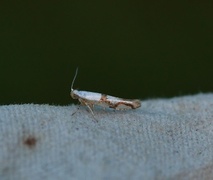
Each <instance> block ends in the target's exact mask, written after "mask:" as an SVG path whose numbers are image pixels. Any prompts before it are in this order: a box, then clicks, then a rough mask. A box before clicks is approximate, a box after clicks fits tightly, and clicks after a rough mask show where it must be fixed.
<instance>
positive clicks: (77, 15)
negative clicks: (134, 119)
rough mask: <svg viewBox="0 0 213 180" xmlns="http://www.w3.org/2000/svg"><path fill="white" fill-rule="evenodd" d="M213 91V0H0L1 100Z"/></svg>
mask: <svg viewBox="0 0 213 180" xmlns="http://www.w3.org/2000/svg"><path fill="white" fill-rule="evenodd" d="M76 67H79V73H78V76H77V79H76V82H75V84H74V88H77V89H79V90H88V91H94V92H102V93H105V94H109V95H113V96H118V97H123V98H140V99H149V98H165V97H166V98H169V97H174V96H181V95H188V94H196V93H200V92H213V82H212V77H213V71H212V68H213V2H212V1H178V2H173V1H165V0H163V1H156V2H154V1H135V0H132V1H125V0H123V1H116V0H113V1H111V0H107V1H106V0H103V1H82V0H78V1H74V0H69V1H64V0H61V1H55V0H53V1H41V0H37V1H5V2H4V1H1V2H0V82H1V85H0V89H1V91H0V104H1V105H3V104H14V103H39V104H41V103H42V104H43V103H45V104H46V103H48V104H53V105H67V104H70V103H73V102H76V101H74V100H72V99H71V97H70V94H69V93H70V85H71V82H72V79H73V76H74V73H75V70H76Z"/></svg>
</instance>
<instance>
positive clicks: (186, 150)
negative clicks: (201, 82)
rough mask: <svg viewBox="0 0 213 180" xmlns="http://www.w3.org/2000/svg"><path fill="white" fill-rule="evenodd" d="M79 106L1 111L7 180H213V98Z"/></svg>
mask: <svg viewBox="0 0 213 180" xmlns="http://www.w3.org/2000/svg"><path fill="white" fill-rule="evenodd" d="M77 108H78V106H76V105H69V106H50V105H37V104H22V105H5V106H0V179H1V180H10V179H19V180H28V179H30V180H41V179H45V180H47V179H51V180H56V179H63V180H68V179H69V180H70V179H78V180H81V179H82V180H83V179H88V180H90V179H91V180H96V179H98V180H99V179H105V180H108V179H122V180H125V179H140V180H141V179H173V180H174V179H213V94H197V95H193V96H183V97H176V98H171V99H152V100H145V101H142V106H141V107H140V108H139V109H135V110H128V111H114V110H111V109H106V110H103V109H101V108H97V107H95V108H94V114H95V117H96V119H98V122H95V121H94V118H93V116H92V114H91V113H90V112H88V110H87V109H86V107H83V106H81V107H80V109H79V110H78V111H77V112H76V113H75V114H74V115H72V113H73V112H75V111H76V110H77Z"/></svg>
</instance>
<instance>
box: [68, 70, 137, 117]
mask: <svg viewBox="0 0 213 180" xmlns="http://www.w3.org/2000/svg"><path fill="white" fill-rule="evenodd" d="M77 74H78V68H77V69H76V72H75V76H74V78H73V81H72V84H71V92H70V95H71V97H72V98H73V99H78V101H79V102H80V103H81V105H85V106H87V108H88V109H89V111H90V112H91V113H92V115H93V117H94V118H95V115H94V113H93V107H94V105H98V106H102V107H104V108H106V107H108V108H113V109H115V110H127V109H136V108H139V107H141V101H140V100H138V99H123V98H118V97H114V96H110V95H106V94H102V93H97V92H90V91H79V90H76V89H73V85H74V82H75V79H76V77H77ZM73 114H74V113H73ZM95 119H96V118H95Z"/></svg>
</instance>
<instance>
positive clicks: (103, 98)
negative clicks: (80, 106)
mask: <svg viewBox="0 0 213 180" xmlns="http://www.w3.org/2000/svg"><path fill="white" fill-rule="evenodd" d="M100 101H104V102H106V101H107V95H106V94H101V99H100Z"/></svg>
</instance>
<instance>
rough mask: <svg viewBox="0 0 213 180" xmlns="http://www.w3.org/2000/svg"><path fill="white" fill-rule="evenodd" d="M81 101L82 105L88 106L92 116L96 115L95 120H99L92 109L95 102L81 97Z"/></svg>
mask: <svg viewBox="0 0 213 180" xmlns="http://www.w3.org/2000/svg"><path fill="white" fill-rule="evenodd" d="M79 101H80V102H81V104H82V105H85V106H87V107H88V109H89V111H90V112H91V113H92V116H93V117H94V119H95V121H96V122H98V120H97V119H96V118H95V115H94V113H93V110H92V108H93V104H91V103H87V102H86V101H84V100H82V99H79Z"/></svg>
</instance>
